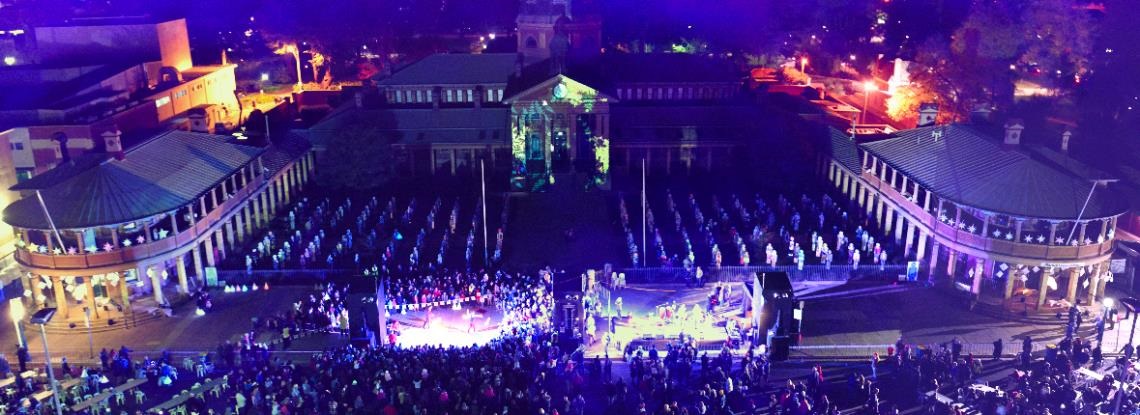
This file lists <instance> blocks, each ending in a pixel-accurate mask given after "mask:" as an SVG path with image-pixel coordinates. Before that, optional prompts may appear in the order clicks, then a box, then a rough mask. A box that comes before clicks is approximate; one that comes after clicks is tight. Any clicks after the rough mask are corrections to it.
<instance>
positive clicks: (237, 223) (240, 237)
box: [233, 206, 246, 243]
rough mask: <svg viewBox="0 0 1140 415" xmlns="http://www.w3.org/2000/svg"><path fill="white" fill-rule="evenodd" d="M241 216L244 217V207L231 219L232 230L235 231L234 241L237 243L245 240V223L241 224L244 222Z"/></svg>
mask: <svg viewBox="0 0 1140 415" xmlns="http://www.w3.org/2000/svg"><path fill="white" fill-rule="evenodd" d="M242 216H245V206H242V207H240V208H239V209H238V211H237V213H235V214H234V218H233V221H234V230H236V231H237V238H236V240H237V242H239V243H240V242H242V241H244V240H245V232H246V230H245V223H243V222H244V221H245V218H243V217H242Z"/></svg>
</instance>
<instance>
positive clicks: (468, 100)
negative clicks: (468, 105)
mask: <svg viewBox="0 0 1140 415" xmlns="http://www.w3.org/2000/svg"><path fill="white" fill-rule="evenodd" d="M472 95H473V91H472V90H470V89H468V90H467V102H475V97H473V96H472Z"/></svg>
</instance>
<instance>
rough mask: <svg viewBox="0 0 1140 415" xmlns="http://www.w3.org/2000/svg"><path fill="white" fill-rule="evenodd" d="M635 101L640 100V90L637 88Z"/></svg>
mask: <svg viewBox="0 0 1140 415" xmlns="http://www.w3.org/2000/svg"><path fill="white" fill-rule="evenodd" d="M637 99H641V88H637Z"/></svg>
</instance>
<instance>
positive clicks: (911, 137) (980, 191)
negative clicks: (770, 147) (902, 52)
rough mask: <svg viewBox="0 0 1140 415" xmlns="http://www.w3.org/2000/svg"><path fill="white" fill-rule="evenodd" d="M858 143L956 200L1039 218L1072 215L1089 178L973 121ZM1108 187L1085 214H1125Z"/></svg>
mask: <svg viewBox="0 0 1140 415" xmlns="http://www.w3.org/2000/svg"><path fill="white" fill-rule="evenodd" d="M891 137H892V138H887V139H884V140H881V141H875V142H869V143H864V144H861V145H860V147H862V148H863V149H864V150H865V151H868V152H870V153H872V154H874V155H875V156H877V157H878V158H879V159H880V160H882V161H884V162H886V163H887V164H888V165H890V166H891V167H893V168H895V169H898V170H899V171H900V172H902V173H904V174H906V176H907V177H909V178H910V179H911V180H914V181H916V182H918V183H919V185H921V186H922V187H924V188H926V189H928V190H930V191H932V192H934V193H936V194H938V195H939V196H941V197H944V198H946V199H948V200H950V201H953V202H955V203H960V204H962V205H965V206H968V207H973V208H977V209H982V210H985V211H989V212H994V213H1001V214H1007V215H1014V216H1023V217H1030V218H1038V219H1055V220H1075V219H1076V218H1077V216H1078V214H1080V211H1081V207H1082V205H1083V204H1084V202H1085V199H1086V198H1087V197H1088V194H1089V190H1090V188H1091V187H1092V182H1091V181H1089V180H1086V179H1085V178H1081V177H1078V176H1077V175H1074V174H1071V173H1068V172H1066V171H1064V170H1061V169H1058V168H1054V167H1052V166H1050V165H1048V164H1045V163H1043V162H1041V161H1039V160H1037V159H1035V158H1034V157H1031V156H1030V155H1028V154H1026V153H1024V152H1023V151H1022V150H1020V149H1017V148H1003V146H1002V145H1000V144H998V142H997V141H996V140H994V139H991V138H989V137H988V136H987V135H985V134H984V133H982V132H980V131H979V130H977V129H975V128H974V127H972V126H968V125H961V124H953V125H942V126H933V127H922V128H915V129H910V130H903V131H898V132H895V133H893V134H891ZM936 137H937V138H936ZM1126 209H1127V205H1126V204H1125V203H1124V201H1122V200H1120V199H1119V198H1118V197H1116V195H1115V193H1114V192H1111V191H1096V192H1093V196H1092V199H1091V200H1090V201H1089V204H1088V208H1087V209H1086V210H1085V212H1084V215H1083V216H1081V217H1082V218H1084V219H1097V218H1105V217H1110V216H1116V215H1119V214H1122V213H1124V211H1125V210H1126Z"/></svg>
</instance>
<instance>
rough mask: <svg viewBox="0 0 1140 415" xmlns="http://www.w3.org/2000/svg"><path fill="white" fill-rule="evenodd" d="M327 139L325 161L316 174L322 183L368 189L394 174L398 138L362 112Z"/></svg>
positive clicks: (341, 187) (387, 179)
mask: <svg viewBox="0 0 1140 415" xmlns="http://www.w3.org/2000/svg"><path fill="white" fill-rule="evenodd" d="M352 117H353V118H352V119H350V120H348V121H347V122H345V124H343V126H341V128H339V129H338V130H337V131H336V132H335V133H334V134H333V135H332V136H331V137H330V138H329V140H328V143H327V144H326V145H327V150H326V151H325V157H326V158H327V160H331V161H332V162H329V163H324V165H323V166H322V167H321V169H320V170H318V171H319V172H320V174H319V175H318V182H320V183H321V185H322V186H329V187H332V188H339V189H345V190H370V189H375V188H377V187H380V186H382V185H384V184H386V183H388V182H389V181H390V180H391V179H392V178H394V177H395V176H396V164H397V163H396V154H395V150H394V149H393V148H392V144H393V143H395V142H396V139H397V138H398V137H397V136H396V135H395V134H393V133H392V132H390V131H385V130H384V129H382V128H381V123H378V122H376V120H374V119H368V118H366V117H364V116H363V115H359V116H352Z"/></svg>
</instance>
